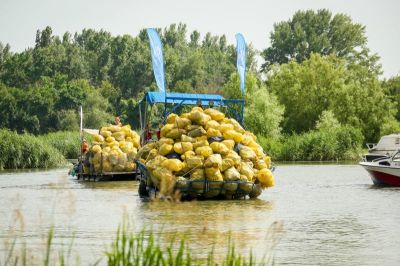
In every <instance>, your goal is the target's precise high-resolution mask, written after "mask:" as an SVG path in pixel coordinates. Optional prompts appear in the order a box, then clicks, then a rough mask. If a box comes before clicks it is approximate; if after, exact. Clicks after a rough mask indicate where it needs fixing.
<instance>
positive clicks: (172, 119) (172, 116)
mask: <svg viewBox="0 0 400 266" xmlns="http://www.w3.org/2000/svg"><path fill="white" fill-rule="evenodd" d="M177 117H178V115H177V114H169V115H168V116H167V123H168V124H174V123H175V121H176V118H177Z"/></svg>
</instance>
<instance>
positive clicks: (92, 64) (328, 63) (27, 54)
mask: <svg viewBox="0 0 400 266" xmlns="http://www.w3.org/2000/svg"><path fill="white" fill-rule="evenodd" d="M158 31H159V33H160V35H161V39H162V42H163V45H164V58H165V69H166V81H167V87H168V89H169V90H170V91H175V92H196V93H219V94H223V95H224V96H226V97H234V98H242V97H243V95H242V93H241V91H240V89H239V78H238V75H237V74H236V66H235V64H236V51H235V46H234V45H233V44H228V43H227V40H226V37H225V35H222V36H213V35H211V34H210V33H206V34H205V35H201V34H200V33H199V32H198V31H196V30H195V31H192V32H190V33H189V32H188V31H187V26H186V25H185V24H182V23H179V24H178V25H176V24H172V25H170V26H168V27H166V28H164V29H158ZM265 34H267V33H265ZM250 41H251V40H248V42H249V43H250ZM367 41H368V40H367V37H366V28H365V26H363V25H361V24H359V23H356V22H353V21H352V19H351V18H350V17H349V16H347V15H345V14H332V13H331V12H330V11H329V10H325V9H323V10H317V11H314V10H307V11H298V12H296V13H295V14H294V15H293V17H292V18H291V19H289V20H287V21H281V22H279V23H276V24H275V25H274V29H273V31H272V32H271V33H270V43H271V45H270V46H269V47H266V48H265V49H263V50H262V51H261V52H260V53H259V51H256V50H255V49H254V48H253V47H252V45H251V44H250V45H249V47H248V58H247V80H246V92H245V95H244V98H245V100H246V108H245V126H246V127H247V128H248V129H249V130H251V131H252V132H254V133H256V134H257V135H259V136H260V138H261V139H263V141H264V143H266V144H265V145H264V147H265V148H266V149H267V151H268V152H269V153H271V154H272V155H273V156H274V155H275V156H276V158H274V160H281V159H282V160H333V159H338V160H340V159H354V158H356V157H357V158H358V156H355V154H356V153H357V152H358V151H359V149H360V148H361V147H362V145H363V143H365V142H377V141H378V140H379V138H380V136H382V135H385V134H390V133H396V132H400V122H399V121H400V98H399V95H400V93H399V92H400V76H395V77H392V78H389V79H384V80H382V78H381V74H382V69H381V66H380V64H379V56H378V55H377V54H374V53H372V52H371V51H370V50H369V49H368V47H367ZM257 54H260V55H261V57H262V58H263V62H260V63H262V66H261V68H257V62H256V60H255V58H256V55H257ZM155 89H156V84H155V81H154V78H153V73H152V67H151V58H150V50H149V43H148V38H147V35H146V31H145V30H142V31H140V33H139V34H138V35H137V36H129V35H123V36H112V35H111V34H110V33H109V32H106V31H103V30H100V31H95V30H92V29H84V30H82V31H81V32H76V33H74V34H71V33H69V32H66V33H65V34H63V35H62V36H55V35H53V33H52V29H51V27H46V28H45V29H42V30H38V31H37V33H36V39H35V45H34V47H32V48H28V49H26V50H25V51H23V52H20V53H16V52H12V51H11V47H10V46H9V45H4V44H1V43H0V93H1V95H2V97H1V98H0V116H1V117H2V119H1V120H0V128H7V129H10V130H13V131H16V132H18V133H24V132H27V133H31V134H47V133H49V132H56V131H77V129H78V127H79V124H78V121H79V119H78V117H79V116H78V108H79V106H81V105H82V106H83V109H84V113H85V120H84V121H85V122H84V123H85V127H88V128H99V127H100V126H102V125H104V124H106V123H108V122H112V119H113V117H114V116H115V115H118V116H120V117H121V118H122V121H124V123H129V124H131V125H132V126H133V127H134V128H135V127H136V128H137V127H138V126H139V125H138V119H137V110H136V109H135V104H136V103H137V102H138V101H139V100H140V99H141V98H142V97H143V95H144V93H145V92H146V91H150V90H155ZM154 109H156V108H154ZM326 112H328V113H329V114H330V116H331V117H332V118H333V119H335V120H337V122H338V123H339V124H340V126H341V129H340V130H339V129H338V130H337V131H338V132H342V133H336V131H332V132H330V131H329V130H321V129H319V128H318V121H319V119H320V117H321V115H323V114H324V113H326ZM155 124H157V123H156V122H155ZM343 132H345V133H343ZM359 132H361V137H360V136H359ZM341 134H342V135H346V136H347V135H348V136H351V137H350V138H351V139H352V141H351V143H352V144H351V145H347V144H346V145H344V144H343V145H344V146H343V145H342V144H340V143H342V140H341V138H342V137H341V136H342V135H341ZM329 136H330V137H331V138H329ZM65 137H67V136H65ZM64 141H69V140H64ZM53 144H54V146H58V147H62V146H63V145H62V144H59V143H57V141H56V142H53ZM302 149H304V150H302ZM348 149H353V150H352V151H349V150H348ZM296 150H298V151H296ZM333 151H334V152H333ZM75 152H76V151H74V152H71V153H69V152H66V151H62V153H63V154H64V156H68V157H69V156H72V155H73V154H74V153H75ZM291 152H295V153H294V154H290V153H291ZM321 153H325V154H321Z"/></svg>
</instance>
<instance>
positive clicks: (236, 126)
mask: <svg viewBox="0 0 400 266" xmlns="http://www.w3.org/2000/svg"><path fill="white" fill-rule="evenodd" d="M229 120H230V123H231V124H232V125H233V129H234V130H235V131H237V132H239V133H242V134H243V133H245V132H246V130H244V129H243V127H242V126H241V125H240V123H239V122H238V121H236V120H235V119H233V118H230V119H229Z"/></svg>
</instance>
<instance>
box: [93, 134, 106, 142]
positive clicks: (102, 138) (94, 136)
mask: <svg viewBox="0 0 400 266" xmlns="http://www.w3.org/2000/svg"><path fill="white" fill-rule="evenodd" d="M93 140H94V141H96V142H100V143H101V142H103V141H104V137H103V136H102V135H98V134H94V135H93Z"/></svg>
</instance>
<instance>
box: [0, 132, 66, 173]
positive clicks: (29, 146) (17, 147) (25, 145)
mask: <svg viewBox="0 0 400 266" xmlns="http://www.w3.org/2000/svg"><path fill="white" fill-rule="evenodd" d="M63 164H65V159H64V157H63V155H62V154H61V153H60V152H59V151H58V150H57V149H55V148H54V147H53V146H52V145H50V144H48V143H46V142H45V141H42V140H40V139H39V138H38V137H35V136H33V135H30V134H17V133H16V132H13V131H10V130H7V129H0V169H18V168H49V167H56V166H60V165H63Z"/></svg>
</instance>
